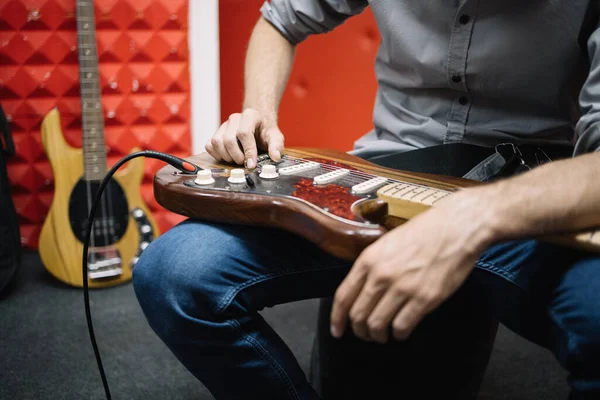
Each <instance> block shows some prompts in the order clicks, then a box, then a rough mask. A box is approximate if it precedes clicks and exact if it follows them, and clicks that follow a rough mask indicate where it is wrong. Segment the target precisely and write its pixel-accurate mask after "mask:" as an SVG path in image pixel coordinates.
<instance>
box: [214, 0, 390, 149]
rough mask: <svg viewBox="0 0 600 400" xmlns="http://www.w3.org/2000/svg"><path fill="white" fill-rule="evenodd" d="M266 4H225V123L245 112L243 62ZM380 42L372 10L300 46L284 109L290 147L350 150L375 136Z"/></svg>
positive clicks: (239, 0) (254, 0) (249, 0)
mask: <svg viewBox="0 0 600 400" xmlns="http://www.w3.org/2000/svg"><path fill="white" fill-rule="evenodd" d="M262 3H263V0H220V2H219V12H220V17H219V23H220V41H221V42H220V52H221V119H222V120H225V119H227V117H228V116H229V115H230V114H231V113H234V112H239V111H240V107H241V103H242V95H243V63H244V57H245V49H246V46H247V42H248V38H249V37H250V32H251V30H252V27H253V26H254V24H255V23H256V21H257V19H258V17H259V16H260V13H259V8H260V6H261V4H262ZM379 41H380V37H379V32H378V30H377V27H376V25H375V20H374V18H373V15H372V13H371V11H370V10H369V9H367V10H365V11H364V12H363V13H362V14H361V15H359V16H355V17H353V18H350V19H349V20H347V21H346V23H345V24H343V25H341V26H339V27H338V28H336V29H335V30H334V31H332V32H329V33H327V34H325V35H315V36H311V37H310V38H308V39H307V40H306V41H305V42H303V43H301V44H300V45H299V47H298V51H297V55H296V63H295V65H294V70H293V72H292V75H291V77H290V81H289V85H288V89H287V90H286V92H285V94H284V97H283V100H282V103H281V107H280V127H281V129H282V131H283V133H284V135H285V136H286V146H309V147H323V148H335V149H339V150H343V151H346V150H350V149H351V148H352V144H353V142H354V140H356V139H357V138H358V137H359V136H361V135H362V134H364V133H366V132H367V131H369V130H370V129H371V128H372V126H373V124H372V110H373V104H374V99H375V91H376V88H377V85H376V81H375V75H374V68H373V67H374V61H375V53H376V51H377V48H378V45H379Z"/></svg>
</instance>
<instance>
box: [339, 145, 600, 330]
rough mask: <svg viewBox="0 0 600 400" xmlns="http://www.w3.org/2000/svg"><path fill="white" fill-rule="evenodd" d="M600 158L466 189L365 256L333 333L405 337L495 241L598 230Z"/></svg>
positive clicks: (343, 289)
mask: <svg viewBox="0 0 600 400" xmlns="http://www.w3.org/2000/svg"><path fill="white" fill-rule="evenodd" d="M599 178H600V153H593V154H588V155H583V156H579V157H575V158H573V159H570V160H564V161H555V162H553V163H548V164H545V165H543V166H540V167H538V168H536V169H534V170H532V171H530V172H527V173H524V174H522V175H519V176H516V177H513V178H510V179H506V180H504V181H500V182H497V183H493V184H488V185H484V186H479V187H474V188H469V189H464V190H462V191H459V192H458V193H455V194H453V195H452V196H449V197H448V198H447V199H445V200H444V201H441V202H440V203H439V204H436V206H435V207H432V208H431V209H429V210H428V211H426V212H424V213H422V214H420V215H417V216H416V217H415V218H413V219H411V220H409V221H408V222H407V223H405V224H404V225H401V226H399V227H398V228H395V229H393V230H392V231H390V232H388V233H387V234H385V235H384V236H383V237H381V238H380V239H379V240H377V241H376V242H375V243H373V244H372V245H370V246H369V247H367V248H366V249H365V251H363V252H362V253H361V255H360V257H359V258H358V259H357V260H356V262H355V263H354V265H353V266H352V269H351V270H350V273H349V274H348V275H347V276H346V278H345V279H344V281H343V282H342V284H341V285H340V286H339V287H338V289H337V291H336V294H335V299H334V303H333V308H332V312H331V331H332V334H333V335H334V336H336V337H339V336H341V335H342V333H343V332H344V330H345V329H346V324H347V323H348V322H349V323H350V325H351V328H352V330H353V331H354V333H355V334H356V335H357V336H359V337H361V338H363V339H365V340H375V341H378V342H385V341H387V340H388V328H389V326H390V325H391V326H392V329H393V334H394V337H395V338H396V339H404V338H406V337H407V336H409V335H410V333H411V332H412V331H413V329H414V328H415V326H416V325H417V324H418V323H419V322H420V321H421V319H422V318H423V317H424V316H425V315H427V314H428V313H429V312H431V311H432V310H434V309H435V308H437V307H438V306H439V305H440V304H441V303H442V302H443V301H445V300H446V299H447V298H448V297H450V296H451V295H452V294H453V293H454V292H455V291H456V290H457V289H458V288H459V287H460V286H461V285H462V283H463V282H464V280H465V279H466V278H467V276H468V275H469V273H470V272H471V271H472V269H473V268H474V266H475V263H476V261H477V259H478V258H479V256H480V255H481V253H482V252H483V251H484V250H485V249H486V248H487V247H488V246H490V245H491V244H493V243H494V242H497V241H502V240H509V239H519V238H525V237H529V236H532V235H536V234H541V233H554V232H563V231H569V230H577V229H583V228H588V227H595V226H600V179H599Z"/></svg>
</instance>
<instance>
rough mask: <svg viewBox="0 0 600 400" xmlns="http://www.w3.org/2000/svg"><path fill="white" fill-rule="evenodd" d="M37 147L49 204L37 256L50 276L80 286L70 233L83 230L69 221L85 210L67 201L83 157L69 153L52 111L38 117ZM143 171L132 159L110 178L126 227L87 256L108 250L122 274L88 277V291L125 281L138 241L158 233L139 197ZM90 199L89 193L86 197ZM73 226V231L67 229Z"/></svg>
mask: <svg viewBox="0 0 600 400" xmlns="http://www.w3.org/2000/svg"><path fill="white" fill-rule="evenodd" d="M42 144H43V146H44V149H45V151H46V154H47V156H48V159H49V160H50V164H51V165H52V170H53V173H54V199H53V201H52V205H51V207H50V210H49V212H48V215H47V217H46V220H45V221H44V225H43V227H42V231H41V233H40V240H39V252H40V256H41V259H42V261H43V263H44V266H45V267H46V269H47V270H48V271H49V272H50V273H51V274H52V275H54V276H55V277H56V278H58V279H59V280H61V281H62V282H64V283H66V284H68V285H71V286H76V287H81V286H82V285H83V282H82V276H81V273H82V271H81V256H82V251H83V243H82V241H81V240H80V238H78V237H77V233H76V232H77V231H78V230H79V232H81V231H80V229H81V228H83V226H82V225H81V223H77V222H76V221H74V214H75V213H74V209H73V208H74V207H76V208H77V209H78V210H79V211H80V212H81V213H84V214H85V213H87V212H88V210H89V209H88V204H86V199H85V198H84V200H83V201H80V203H81V204H75V203H74V202H77V201H78V199H75V198H74V197H73V196H74V193H75V192H74V189H75V187H76V186H77V185H78V183H79V184H80V182H82V176H83V165H84V164H83V155H82V150H81V149H76V148H73V147H71V146H69V145H68V144H67V142H66V141H65V139H64V137H63V134H62V130H61V126H60V115H59V112H58V110H56V109H54V110H52V111H50V112H49V113H48V115H46V117H45V118H44V121H43V123H42ZM134 151H135V150H134ZM143 169H144V161H143V159H141V158H136V159H133V160H132V161H130V162H129V163H128V165H127V166H126V168H125V169H124V170H123V171H122V172H120V173H117V174H115V177H114V180H115V181H116V183H117V184H118V186H119V187H120V188H122V190H123V193H124V195H125V196H124V197H125V200H126V204H127V216H126V217H123V218H126V221H127V222H126V228H124V229H123V230H124V233H123V234H122V236H121V237H120V238H119V239H118V241H116V242H115V243H110V242H112V238H109V243H110V244H109V245H107V246H97V247H94V248H92V249H91V251H100V252H102V251H106V250H108V251H110V252H112V253H111V254H112V255H113V256H115V255H118V256H117V257H118V259H119V260H120V262H121V265H120V269H121V272H122V273H121V274H119V275H116V276H111V277H106V278H98V279H91V278H88V282H89V286H90V287H93V288H96V287H106V286H113V285H117V284H121V283H124V282H128V281H130V280H131V272H132V267H133V265H132V263H133V264H134V263H135V261H136V257H137V255H138V253H139V252H141V250H143V248H141V247H144V246H145V245H144V244H143V243H144V241H148V239H151V237H153V236H157V235H158V234H159V230H158V226H157V225H156V222H155V221H154V219H153V218H152V216H151V214H150V210H149V209H148V208H147V206H146V205H145V203H144V201H143V199H142V197H141V195H140V183H141V180H142V176H143V172H144V171H143ZM80 185H81V184H80ZM93 195H95V191H94V193H92V198H93ZM135 210H141V211H142V213H143V215H142V214H141V213H140V212H134V211H135ZM134 214H135V215H134ZM74 223H75V225H76V229H73V225H74ZM145 225H149V226H150V227H151V231H150V232H144V231H147V228H146V229H142V227H143V226H145ZM95 226H96V225H95ZM121 228H123V227H121ZM79 234H80V233H79ZM119 236H120V235H119Z"/></svg>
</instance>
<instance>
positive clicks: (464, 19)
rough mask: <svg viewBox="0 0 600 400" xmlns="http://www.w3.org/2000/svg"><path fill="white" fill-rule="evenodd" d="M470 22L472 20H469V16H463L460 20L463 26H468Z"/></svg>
mask: <svg viewBox="0 0 600 400" xmlns="http://www.w3.org/2000/svg"><path fill="white" fill-rule="evenodd" d="M470 20H471V18H469V16H468V15H467V14H463V15H461V16H460V18H459V19H458V22H460V23H461V24H463V25H466V24H468V23H469V21H470Z"/></svg>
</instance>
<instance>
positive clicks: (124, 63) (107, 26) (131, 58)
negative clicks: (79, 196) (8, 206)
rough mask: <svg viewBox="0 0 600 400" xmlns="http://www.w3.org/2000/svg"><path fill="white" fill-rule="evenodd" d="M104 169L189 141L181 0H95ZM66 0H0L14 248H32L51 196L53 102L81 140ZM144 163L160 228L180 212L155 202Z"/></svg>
mask: <svg viewBox="0 0 600 400" xmlns="http://www.w3.org/2000/svg"><path fill="white" fill-rule="evenodd" d="M94 4H95V8H96V28H97V42H98V53H99V65H100V76H101V88H102V104H103V109H104V114H105V126H106V128H105V139H106V145H107V147H108V155H109V160H108V164H109V166H111V165H113V164H114V163H115V162H116V161H117V160H118V159H119V158H121V157H123V156H124V155H126V154H128V153H129V152H130V151H131V150H132V149H133V148H134V147H136V146H137V147H140V148H142V149H153V150H158V151H164V152H168V153H172V154H175V155H179V156H187V155H189V153H190V151H191V138H190V122H189V121H190V94H189V93H190V79H189V70H188V58H189V57H188V38H187V31H188V5H187V0H95V1H94ZM76 28H77V26H76V20H75V0H0V104H2V107H3V108H4V110H5V112H6V113H7V115H8V116H9V119H10V121H11V128H12V132H13V138H14V140H15V145H16V149H17V156H16V157H14V158H13V159H12V160H11V161H10V163H9V167H8V173H9V179H10V181H11V182H12V184H13V188H12V190H13V193H14V200H15V204H16V207H17V212H18V214H19V218H20V222H21V235H22V242H23V245H25V246H26V247H29V248H36V247H37V241H38V235H39V231H40V229H41V226H42V223H43V221H44V218H45V215H46V213H47V211H48V208H49V207H50V204H51V201H52V196H53V176H52V170H51V168H50V165H49V163H48V160H47V159H46V157H45V154H44V151H43V148H42V145H41V138H40V125H41V122H42V120H43V118H44V115H45V114H46V113H47V112H48V111H49V110H51V109H52V108H53V107H58V110H59V111H60V114H61V119H62V128H63V133H64V135H65V136H66V139H67V141H68V142H69V143H70V144H71V145H72V146H75V147H80V146H81V112H80V103H79V83H78V79H79V72H78V63H77V51H76V45H77V32H76ZM161 166H162V164H160V163H158V162H155V161H154V160H146V162H145V176H144V183H143V185H142V189H141V191H142V195H143V197H144V199H145V200H146V202H147V203H148V204H149V205H150V207H151V209H152V211H153V213H154V216H155V217H156V219H157V221H158V223H159V225H160V228H161V230H162V231H163V232H164V231H165V230H166V229H168V228H170V227H171V226H172V225H173V224H175V223H176V222H178V221H180V220H181V219H182V218H181V217H180V216H178V215H175V214H172V213H170V212H167V211H166V210H164V209H162V208H161V207H160V206H159V205H158V204H157V203H156V201H155V200H154V196H153V193H152V186H151V182H152V177H153V175H154V173H155V171H156V170H157V169H158V168H160V167H161Z"/></svg>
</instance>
